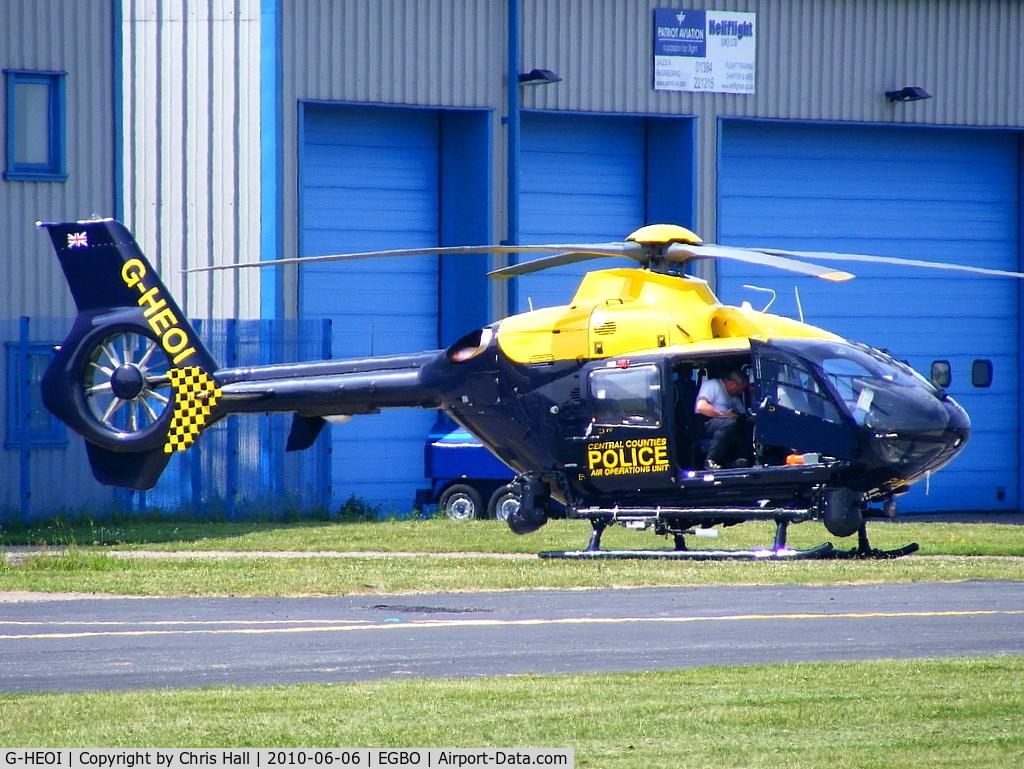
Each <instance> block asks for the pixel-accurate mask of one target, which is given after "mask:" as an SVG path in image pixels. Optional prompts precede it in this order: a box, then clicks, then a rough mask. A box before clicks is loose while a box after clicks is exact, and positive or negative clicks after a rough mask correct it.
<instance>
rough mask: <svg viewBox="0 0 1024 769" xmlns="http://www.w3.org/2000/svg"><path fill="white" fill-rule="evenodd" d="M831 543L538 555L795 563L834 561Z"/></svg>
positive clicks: (615, 559)
mask: <svg viewBox="0 0 1024 769" xmlns="http://www.w3.org/2000/svg"><path fill="white" fill-rule="evenodd" d="M833 552H834V548H833V547H832V545H831V543H829V542H825V543H824V544H821V545H818V546H817V547H812V548H811V549H810V550H794V549H793V548H790V547H783V548H779V549H774V548H765V549H763V550H589V549H588V550H549V551H547V552H543V553H538V554H537V555H538V556H539V557H540V558H544V559H545V560H547V559H558V558H563V559H573V560H580V561H600V560H609V561H628V560H634V561H635V560H649V561H652V560H668V561H798V560H807V559H822V558H833V557H835V556H834V555H832V553H833Z"/></svg>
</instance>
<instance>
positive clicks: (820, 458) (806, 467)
mask: <svg viewBox="0 0 1024 769" xmlns="http://www.w3.org/2000/svg"><path fill="white" fill-rule="evenodd" d="M39 226H40V227H41V228H44V229H46V230H47V231H48V233H49V235H50V237H51V239H52V241H53V245H54V248H55V250H56V252H57V256H58V257H59V259H60V263H61V266H62V268H63V270H64V273H65V276H66V278H67V281H68V285H69V287H70V290H71V294H72V296H73V299H74V302H75V304H76V307H77V310H78V315H77V318H76V320H75V321H74V324H73V326H72V328H71V331H70V333H69V335H68V337H67V338H66V339H65V340H64V342H63V343H62V344H61V345H60V347H59V348H58V349H57V350H56V354H55V357H54V359H53V361H52V363H51V364H50V366H49V368H48V369H47V370H46V372H45V375H44V377H43V380H42V394H43V401H44V403H45V405H46V407H47V408H48V409H49V410H50V411H52V412H53V413H54V414H55V415H56V416H57V417H59V418H60V419H61V420H62V421H63V422H64V423H65V424H67V425H68V426H69V427H70V428H71V429H73V430H75V431H76V432H78V433H79V434H80V435H82V436H83V437H84V438H85V441H86V445H87V451H88V458H89V462H90V464H91V468H92V471H93V474H94V475H95V477H96V478H97V479H98V480H99V481H100V482H101V483H104V484H109V485H114V486H120V487H125V488H132V489H149V488H152V486H153V485H154V484H155V483H156V481H157V479H158V478H159V476H160V474H161V472H162V470H163V469H164V467H165V466H166V464H167V462H168V460H169V459H170V457H171V456H172V454H173V453H174V452H177V451H183V450H185V449H187V448H188V447H189V446H191V445H192V444H193V443H194V442H195V440H196V439H197V438H198V437H199V435H200V434H201V433H202V431H203V430H204V429H206V428H207V427H209V426H210V425H212V424H214V423H215V422H217V421H218V420H220V419H223V418H225V417H227V416H229V415H233V414H245V413H269V412H291V413H293V415H294V416H293V421H292V426H291V431H290V434H289V437H288V440H287V448H288V449H289V450H300V449H305V448H308V447H309V446H311V445H312V444H313V442H314V441H315V440H316V438H317V435H318V434H319V433H320V431H321V429H322V428H323V426H324V424H325V423H326V422H327V421H328V420H331V419H333V418H335V417H347V416H351V415H355V414H373V413H378V412H379V411H381V410H382V409H388V408H425V409H439V410H441V411H443V412H445V413H446V414H448V415H449V416H450V417H451V418H452V419H453V420H454V421H455V422H456V423H458V424H459V425H461V426H462V427H464V428H465V429H466V430H467V431H469V432H470V433H471V434H472V435H474V436H476V437H477V438H478V439H479V440H480V442H481V443H482V444H483V445H484V446H486V447H487V448H489V449H490V450H491V451H492V452H493V453H494V454H495V455H496V456H497V457H499V458H500V459H501V460H503V461H504V462H505V463H506V464H508V465H509V466H510V467H512V468H513V469H514V470H515V472H516V473H518V475H517V477H516V479H515V480H514V481H513V483H512V491H513V492H514V493H515V494H516V495H518V497H519V500H520V504H519V506H518V509H517V510H515V511H514V512H513V513H512V514H511V515H510V516H509V518H508V523H509V526H510V527H511V528H512V530H513V531H514V532H516V533H517V534H526V533H530V532H533V531H535V530H537V529H538V528H540V527H541V526H543V525H544V523H545V522H546V521H547V519H548V515H549V510H550V506H551V504H552V500H557V502H558V503H560V505H561V506H563V507H564V510H565V515H566V516H567V517H569V518H574V519H581V520H587V521H589V522H590V524H591V535H590V540H589V543H588V544H587V546H586V547H585V548H584V549H582V550H575V551H564V552H562V551H559V552H556V553H542V554H541V555H542V556H546V557H579V558H599V557H667V558H695V559H704V558H768V559H783V558H802V557H841V556H842V557H846V556H859V557H872V556H873V557H896V556H900V555H904V554H907V553H911V552H914V551H916V550H917V545H916V544H910V545H907V546H906V547H903V548H900V549H897V550H892V551H879V550H876V549H873V548H872V547H871V545H870V543H869V541H868V537H867V531H866V521H867V520H869V519H872V518H888V517H892V516H894V515H895V513H896V507H895V500H896V498H897V497H898V496H899V495H900V494H902V493H904V492H906V491H907V489H908V488H909V487H910V486H911V484H913V483H915V482H916V481H918V480H920V479H922V478H924V477H925V476H926V475H927V474H929V473H932V472H935V471H936V470H938V469H939V468H941V467H943V466H944V465H946V464H947V463H948V462H949V461H950V460H951V459H953V457H955V456H956V455H957V454H958V453H959V452H960V451H961V450H962V449H963V447H964V445H965V443H966V441H967V439H968V437H969V435H970V427H971V424H970V419H969V418H968V415H967V414H966V412H965V411H964V410H963V409H962V408H961V407H960V406H959V405H958V404H957V403H956V402H955V401H954V400H953V399H952V398H951V397H950V396H949V395H948V394H947V393H946V392H945V391H944V390H942V389H941V388H940V387H938V386H936V385H935V384H933V383H932V382H930V381H928V380H927V379H925V378H924V377H922V376H921V375H919V374H917V373H916V372H915V371H913V370H912V369H911V368H910V367H908V366H907V365H905V364H904V363H901V362H900V361H898V360H896V359H894V358H893V357H891V356H890V355H888V354H886V353H885V352H882V351H880V350H877V349H873V348H871V347H868V346H867V345H864V344H859V343H857V342H852V341H848V340H846V339H843V338H841V337H839V336H837V335H835V334H832V333H830V332H828V331H825V330H823V329H820V328H816V327H814V326H812V325H809V324H807V323H804V322H801V321H797V320H793V319H789V318H785V317H781V316H777V315H772V314H768V313H766V312H759V311H756V310H754V309H752V308H750V307H749V306H746V305H745V306H743V307H734V306H728V305H724V304H721V303H720V302H719V301H718V300H717V299H716V297H715V295H714V294H713V293H712V291H711V289H710V288H709V286H708V284H707V283H706V282H705V281H703V280H701V279H699V278H696V277H693V276H692V275H689V274H686V273H685V272H684V268H685V267H686V266H687V265H688V264H690V263H691V262H693V261H694V260H697V259H733V260H740V261H745V262H752V263H757V264H762V265H770V266H774V267H777V268H779V269H784V270H789V271H793V272H796V273H800V274H804V275H811V276H816V277H819V278H823V279H826V280H846V279H849V278H852V277H853V275H852V274H851V273H848V272H845V271H842V270H837V269H832V268H829V267H825V266H822V265H821V264H819V262H827V261H830V260H838V259H844V260H854V261H855V260H862V261H883V262H892V263H902V264H907V263H910V264H916V265H918V266H923V267H935V268H943V269H961V270H965V271H969V272H980V273H984V274H998V275H1012V276H1015V277H1024V275H1021V274H1018V273H1008V272H1002V271H995V270H986V269H982V268H974V267H966V266H959V265H948V264H941V263H933V262H919V261H914V260H901V259H890V258H883V257H871V256H858V255H850V254H843V255H838V254H826V253H807V252H787V251H779V250H772V249H744V248H734V247H727V246H721V245H713V244H705V243H703V242H702V241H701V240H700V238H698V237H697V236H696V235H695V234H694V233H692V232H691V231H689V230H687V229H685V228H683V227H678V226H674V225H648V226H645V227H642V228H641V229H639V230H637V231H636V232H634V233H633V234H632V235H630V236H629V237H628V238H627V239H626V240H625V241H624V242H621V243H601V244H564V245H554V246H479V247H468V246H466V247H462V246H459V247H447V248H441V247H438V248H426V249H414V250H402V251H384V252H376V253H373V254H365V253H364V254H347V255H330V256H316V257H305V258H303V257H300V258H297V259H283V260H278V261H275V262H256V263H252V264H249V265H225V266H223V267H214V268H205V269H234V268H238V267H245V266H255V267H267V266H268V265H277V264H281V263H289V262H296V261H317V260H330V259H358V258H367V257H371V256H402V255H413V254H434V253H513V252H527V253H529V252H545V253H547V255H546V256H542V257H539V258H535V259H533V260H531V261H525V262H522V263H519V264H514V265H511V266H509V267H505V268H502V269H499V270H497V271H495V272H494V273H492V276H494V277H497V278H507V277H510V276H513V275H520V274H525V273H527V272H533V271H536V270H540V269H544V268H546V267H551V266H554V265H561V264H568V263H573V262H579V261H583V260H587V259H594V258H599V257H606V256H616V257H623V256H624V257H628V258H630V259H633V260H635V261H636V262H637V263H638V266H637V267H629V268H622V267H616V268H612V269H605V270H595V271H592V272H589V273H587V274H586V275H585V276H584V277H583V279H582V281H581V283H580V285H579V287H578V289H577V291H576V294H575V296H573V297H572V299H571V300H570V302H569V303H568V304H567V305H564V306H559V307H549V308H544V309H537V310H532V311H530V312H526V313H523V314H519V315H513V316H510V317H507V318H505V319H503V320H500V321H498V322H496V323H493V324H491V325H489V326H486V327H484V328H481V329H477V330H474V331H472V332H470V333H468V334H466V335H465V336H464V337H463V338H461V339H460V340H459V341H457V342H455V343H454V344H452V345H451V346H450V347H448V348H447V349H442V350H430V351H424V352H412V353H409V354H404V355H389V356H378V357H368V358H359V359H348V360H323V361H314V362H305V363H289V364H278V365H269V366H258V367H246V368H222V367H220V366H219V365H218V364H217V362H216V361H215V360H214V359H213V357H212V356H211V355H210V353H209V352H208V351H207V349H206V348H205V346H204V345H203V343H202V341H201V340H200V338H199V337H198V335H197V334H196V332H195V330H194V329H193V327H192V326H191V325H190V324H189V321H188V319H187V318H186V317H185V315H184V314H183V313H182V311H181V309H180V307H179V306H178V305H177V303H176V302H175V300H174V298H173V297H172V296H171V294H170V293H169V292H168V290H167V288H166V286H165V285H164V283H163V282H162V281H161V279H160V277H159V276H158V275H157V273H156V271H155V270H154V269H153V267H152V265H151V264H150V263H149V262H148V261H147V259H146V257H145V256H144V255H143V253H142V252H141V250H140V249H139V247H138V245H137V244H136V243H135V241H134V239H133V237H132V235H131V233H130V232H129V231H128V230H127V229H126V228H125V227H124V226H123V225H122V224H121V223H119V222H117V221H115V220H112V219H102V220H89V221H79V222H65V223H40V224H39ZM730 375H737V376H734V379H738V381H742V382H749V383H750V384H749V386H747V387H746V388H742V391H741V392H740V393H739V395H738V397H740V398H742V399H743V413H742V414H738V413H737V414H734V416H736V417H737V422H742V423H743V424H744V425H745V427H746V429H744V430H740V431H738V433H739V435H740V436H741V437H740V438H739V443H740V445H739V446H738V447H733V448H735V449H736V451H735V453H736V455H737V457H736V459H735V460H732V461H727V462H710V463H709V462H708V459H707V452H708V450H709V446H708V439H707V437H706V433H705V432H704V431H703V429H702V428H703V425H702V421H703V418H702V417H701V416H700V415H699V414H697V413H696V406H697V394H698V392H699V391H700V388H701V387H702V385H704V383H705V382H706V381H708V380H711V379H716V378H718V379H721V378H725V377H728V376H730ZM750 520H762V521H771V522H774V523H775V524H776V535H775V539H774V542H773V543H772V545H770V546H769V547H766V548H764V549H760V550H749V551H716V550H698V549H695V550H691V549H689V548H688V547H687V541H686V536H687V535H689V534H692V533H694V531H695V530H696V529H697V528H707V527H714V526H731V525H734V524H738V523H742V522H744V521H750ZM808 520H820V521H821V522H822V523H823V524H824V526H825V528H826V529H827V530H828V532H830V533H831V534H832V535H834V536H836V537H849V536H852V535H854V534H857V535H858V540H857V545H856V546H855V547H854V548H853V549H850V550H837V549H835V548H833V546H832V545H831V544H829V543H826V544H823V545H821V546H819V547H817V548H813V549H810V550H794V549H792V548H789V547H787V545H786V534H787V527H788V526H789V525H790V524H791V523H799V522H802V521H808ZM611 524H621V525H624V526H627V527H631V528H637V529H648V528H649V529H653V530H654V532H655V533H657V534H662V535H670V536H671V537H672V538H673V540H672V541H673V544H674V546H673V547H672V548H671V549H660V550H659V549H655V550H644V551H628V552H620V551H608V550H603V549H602V548H601V536H602V533H603V532H604V531H605V529H606V528H607V527H608V526H609V525H611Z"/></svg>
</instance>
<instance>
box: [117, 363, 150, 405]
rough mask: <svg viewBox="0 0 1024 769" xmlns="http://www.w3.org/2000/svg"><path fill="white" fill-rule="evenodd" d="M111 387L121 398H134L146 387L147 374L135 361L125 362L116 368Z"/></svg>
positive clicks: (126, 399)
mask: <svg viewBox="0 0 1024 769" xmlns="http://www.w3.org/2000/svg"><path fill="white" fill-rule="evenodd" d="M110 388H111V390H113V393H114V395H115V396H116V397H118V398H120V399H121V400H125V401H130V400H134V399H136V398H138V397H139V396H140V395H142V393H143V391H144V390H145V389H146V374H145V372H143V370H142V369H141V368H139V367H138V366H137V365H136V364H134V363H123V364H122V365H120V366H118V367H117V368H116V369H114V373H113V374H112V375H111V377H110Z"/></svg>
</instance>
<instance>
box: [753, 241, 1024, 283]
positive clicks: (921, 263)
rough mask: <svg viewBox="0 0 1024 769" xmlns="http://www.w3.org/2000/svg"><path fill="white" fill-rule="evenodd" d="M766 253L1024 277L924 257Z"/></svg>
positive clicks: (774, 251)
mask: <svg viewBox="0 0 1024 769" xmlns="http://www.w3.org/2000/svg"><path fill="white" fill-rule="evenodd" d="M761 250H763V251H764V252H765V253H768V254H775V255H778V256H794V257H797V258H799V259H818V260H821V261H823V262H865V263H870V264H891V265H895V266H903V267H922V268H924V269H929V270H952V271H954V272H969V273H973V274H976V275H991V276H993V277H997V278H1024V272H1013V271H1012V270H993V269H990V268H988V267H971V266H970V265H967V264H956V263H953V262H931V261H927V260H924V259H904V258H902V257H898V256H873V255H871V254H843V253H833V252H829V251H782V250H778V249H767V248H765V249H761Z"/></svg>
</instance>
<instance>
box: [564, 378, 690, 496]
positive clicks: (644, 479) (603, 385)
mask: <svg viewBox="0 0 1024 769" xmlns="http://www.w3.org/2000/svg"><path fill="white" fill-rule="evenodd" d="M663 368H664V366H663V362H645V363H639V364H636V365H629V364H626V363H621V364H618V365H614V366H605V367H601V368H594V369H592V370H591V371H590V372H589V373H588V374H587V385H586V386H587V395H588V402H589V404H590V421H589V424H588V426H587V435H586V440H585V441H584V442H583V446H584V447H585V458H584V462H583V463H582V465H581V476H584V481H585V483H586V485H588V486H589V487H590V488H591V489H593V490H595V491H597V492H598V493H606V492H617V491H629V490H640V489H649V488H663V487H665V486H668V485H670V484H671V481H672V477H673V465H672V462H671V461H670V457H671V456H672V448H673V447H672V445H671V443H672V440H671V436H670V435H669V425H668V424H667V423H666V415H667V412H668V411H669V410H670V409H669V408H668V407H667V406H666V401H665V394H666V392H667V387H666V384H665V372H664V370H663Z"/></svg>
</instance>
